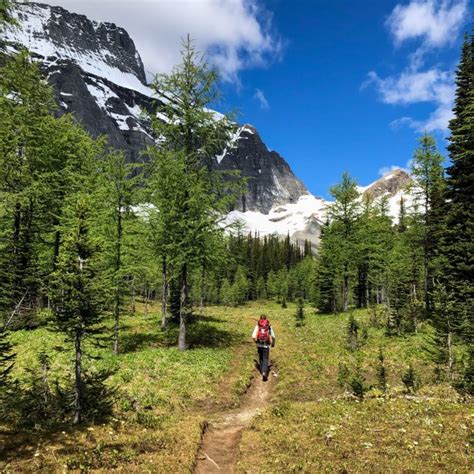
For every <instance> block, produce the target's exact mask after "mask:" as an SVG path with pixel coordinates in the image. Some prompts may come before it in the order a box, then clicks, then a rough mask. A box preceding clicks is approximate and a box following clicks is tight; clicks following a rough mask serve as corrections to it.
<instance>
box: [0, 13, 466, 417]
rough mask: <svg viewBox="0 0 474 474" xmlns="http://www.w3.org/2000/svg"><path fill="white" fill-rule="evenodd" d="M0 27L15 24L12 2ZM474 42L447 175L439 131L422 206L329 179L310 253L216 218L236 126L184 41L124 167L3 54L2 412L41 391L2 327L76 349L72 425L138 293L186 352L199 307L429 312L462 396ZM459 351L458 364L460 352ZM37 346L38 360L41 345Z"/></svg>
mask: <svg viewBox="0 0 474 474" xmlns="http://www.w3.org/2000/svg"><path fill="white" fill-rule="evenodd" d="M2 5H3V4H2ZM2 8H3V7H2ZM1 20H2V21H10V19H9V16H8V14H7V10H5V9H4V10H3V11H2V15H1ZM473 50H474V40H473V39H472V38H466V40H465V43H464V47H463V51H462V57H461V62H460V65H459V68H458V72H457V92H456V104H455V114H456V115H455V118H454V119H453V120H452V122H451V124H450V128H451V138H450V146H449V153H450V159H451V165H450V167H448V169H447V170H446V171H445V170H444V168H443V157H442V156H441V155H440V154H439V153H438V152H437V151H436V147H435V144H434V141H433V139H432V138H431V137H430V136H424V137H422V138H421V140H420V146H419V148H418V149H417V151H416V153H415V156H414V160H413V169H412V174H413V179H414V183H415V186H414V187H413V189H412V193H413V194H414V195H415V196H416V198H417V205H416V206H415V207H414V208H410V209H406V208H405V206H404V205H403V202H402V203H401V205H400V215H399V218H398V220H397V222H395V223H394V222H393V221H392V219H391V218H390V217H389V216H388V213H387V208H386V202H385V201H384V200H382V201H380V202H372V201H371V200H370V199H369V198H364V199H362V200H361V199H360V198H359V196H358V193H357V189H356V183H355V182H354V181H353V180H352V178H351V177H350V176H349V175H347V174H345V175H344V176H343V178H342V181H341V183H340V184H338V185H336V186H335V187H334V188H333V189H332V190H331V193H332V195H333V196H334V198H335V202H334V205H332V206H331V208H330V209H329V219H328V222H327V223H326V224H325V225H324V227H323V230H322V235H321V245H320V247H319V249H318V250H317V252H315V251H314V249H313V248H312V247H311V245H310V244H309V242H301V243H295V242H291V240H290V238H289V237H286V238H277V237H275V236H268V237H260V236H258V235H244V234H243V233H242V232H241V231H240V230H239V228H238V226H235V227H232V228H229V227H226V226H225V225H224V218H225V215H226V213H227V211H228V210H229V209H230V208H231V206H232V205H233V203H234V202H235V200H236V198H237V197H239V196H240V195H241V194H242V192H243V190H244V189H245V182H244V181H243V180H241V179H240V177H239V176H238V174H236V173H232V172H230V173H229V172H216V171H214V170H213V169H212V166H211V162H212V160H213V159H214V157H215V156H216V155H217V154H218V153H219V152H220V151H221V150H222V149H223V148H224V146H225V144H226V142H227V140H228V137H229V136H230V135H231V134H232V133H233V132H234V131H235V122H234V121H233V120H232V117H228V116H224V117H222V118H221V117H220V116H219V117H216V115H215V114H214V113H213V112H212V111H211V110H210V108H211V106H212V105H213V104H215V103H216V101H217V100H218V98H219V91H218V88H217V79H218V78H217V75H216V73H215V72H214V71H213V70H212V69H210V68H209V67H208V66H207V64H206V63H205V61H204V60H203V57H202V56H201V55H200V54H199V53H198V52H196V51H195V49H194V48H193V45H192V42H191V41H190V39H189V38H188V39H187V40H186V41H184V42H183V52H182V62H181V64H180V65H178V66H176V67H175V68H174V70H173V71H172V72H171V73H170V74H163V75H159V76H157V77H156V78H155V81H154V83H153V88H154V89H155V90H156V91H157V92H158V93H159V95H160V96H161V97H165V98H166V100H165V101H164V104H162V106H161V108H162V110H161V112H162V113H163V115H164V116H166V117H167V120H166V121H163V120H160V119H158V118H157V117H150V121H151V125H152V129H153V132H154V136H155V137H156V144H155V146H152V147H149V148H148V150H147V151H146V153H145V154H144V156H143V161H142V162H140V163H128V162H127V160H126V158H125V156H124V155H123V154H122V153H119V152H117V151H114V150H111V149H109V148H108V147H107V145H106V142H105V140H104V139H93V138H92V137H91V136H90V135H89V134H88V133H87V132H86V131H85V130H84V129H83V128H82V127H81V125H80V123H78V122H77V121H76V120H75V119H74V118H73V117H72V116H71V115H69V114H63V115H61V114H59V113H58V109H57V106H56V105H55V101H54V95H53V91H52V89H51V87H50V86H49V85H48V84H47V83H46V82H45V81H44V80H43V78H42V76H41V72H40V70H39V68H38V65H37V64H35V63H34V62H33V61H32V60H31V58H30V56H29V54H28V52H27V51H22V52H20V53H18V54H16V55H13V56H11V55H10V56H6V55H4V58H3V59H2V66H1V69H2V71H1V75H0V328H1V329H0V390H1V395H0V396H1V397H2V402H3V403H2V406H3V407H10V408H9V409H8V416H9V415H11V413H13V412H14V410H13V408H11V402H12V400H34V399H35V393H34V392H35V390H36V389H35V387H37V385H34V384H32V388H31V389H30V392H28V391H27V390H26V389H25V388H24V387H19V385H18V383H17V382H15V381H14V380H13V379H12V377H11V369H12V366H13V364H14V361H15V355H14V347H12V346H11V344H10V342H9V332H10V331H15V330H16V329H24V328H34V327H37V326H39V325H46V326H47V327H48V328H49V329H51V330H52V331H57V332H59V333H60V334H62V335H63V336H64V344H65V345H64V347H65V348H67V349H68V350H72V351H73V353H74V358H73V361H72V367H71V369H72V370H71V372H72V373H73V376H72V378H71V381H70V386H69V388H68V389H67V390H69V391H67V390H66V389H65V388H64V387H63V388H62V389H61V390H59V392H60V393H63V394H64V395H65V396H67V397H68V400H69V406H70V407H71V408H70V410H71V412H70V414H71V417H72V418H73V420H74V422H75V423H79V422H81V421H82V419H83V418H84V417H87V416H89V415H88V414H89V413H91V412H92V413H95V414H96V412H95V411H94V403H97V402H98V400H99V399H107V397H106V395H105V389H104V386H103V384H102V382H103V381H104V380H105V378H106V376H107V374H103V373H99V374H97V373H96V374H92V373H88V371H87V370H86V369H87V360H88V357H89V356H91V355H93V347H94V345H102V346H103V345H108V346H109V347H110V350H112V351H113V352H114V353H115V354H117V353H119V352H120V350H121V348H120V332H121V327H122V324H123V318H124V316H126V314H127V312H130V311H133V310H134V302H135V300H136V299H137V298H141V299H142V300H144V301H145V304H146V303H147V301H148V300H150V299H156V300H158V301H161V316H160V319H159V320H157V331H159V330H160V328H161V329H165V328H166V326H167V325H168V324H177V325H179V337H178V341H177V344H178V347H179V349H181V350H185V349H186V348H187V346H188V343H187V332H186V329H187V326H188V324H189V322H190V321H192V319H193V308H194V312H195V311H196V310H197V309H196V308H197V307H198V306H202V305H204V304H209V303H214V304H224V305H239V304H242V303H244V302H245V301H247V300H249V299H258V298H274V299H276V300H278V301H279V302H280V303H281V304H282V305H285V304H286V302H287V301H294V300H302V299H304V300H306V301H308V302H311V303H312V304H313V305H314V307H315V308H317V310H318V311H321V312H335V313H336V312H340V311H347V310H350V308H351V307H354V306H357V307H368V306H374V305H383V307H384V308H385V310H386V314H387V331H388V332H390V333H391V334H393V335H400V334H403V333H407V332H410V331H416V330H417V327H418V325H419V323H420V322H421V321H429V322H431V324H432V325H433V327H434V330H435V334H434V336H433V344H432V346H433V349H434V352H433V354H434V355H433V357H435V358H436V361H437V363H438V364H439V366H440V367H441V368H442V370H440V373H441V374H442V376H443V377H445V378H447V379H448V380H450V381H452V382H453V384H455V385H456V386H457V387H458V388H459V389H460V390H463V391H465V392H471V393H472V391H473V387H474V382H473V371H474V351H473V344H472V342H473V341H472V338H473V319H472V318H473V313H472V301H473V293H472V283H471V280H470V279H471V274H472V267H473V263H472V255H473V254H474V252H473V251H472V250H473V249H472V245H473V244H472V242H473V240H472V237H473V220H472V217H473V203H472V190H473V189H472V187H473V176H474V175H473V171H472V166H473V157H472V153H473V151H472V150H473V135H472V134H473V131H472V124H473V121H472V114H473V103H474V102H473V87H472V78H473V73H474V61H473V59H472V53H473ZM455 347H456V348H461V349H460V352H459V351H458V349H456V351H455V350H454V348H455ZM455 353H456V354H459V353H460V354H461V355H462V357H461V358H460V359H456V360H455ZM86 356H87V357H86ZM39 357H42V358H43V365H44V364H46V365H47V363H48V362H47V357H48V355H47V354H40V355H39ZM40 379H41V376H40V375H38V377H37V381H38V380H40ZM66 392H67V393H66ZM19 393H20V394H21V396H19V395H18V394H19ZM23 409H24V407H23ZM3 411H6V410H3ZM3 414H4V415H5V413H3ZM5 416H7V415H5ZM94 416H95V415H94Z"/></svg>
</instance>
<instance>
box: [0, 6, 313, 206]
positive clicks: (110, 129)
mask: <svg viewBox="0 0 474 474" xmlns="http://www.w3.org/2000/svg"><path fill="white" fill-rule="evenodd" d="M14 16H15V17H16V19H17V21H18V26H17V27H8V28H7V29H6V31H5V32H4V33H3V34H2V39H4V40H5V41H6V42H7V45H8V50H9V51H10V52H14V51H15V50H17V49H18V45H22V46H25V47H27V48H28V49H29V50H30V52H31V53H32V56H33V58H34V59H35V60H37V61H38V62H39V63H40V66H41V68H42V70H43V71H44V74H45V76H46V77H47V79H48V81H49V82H50V83H51V84H52V85H53V87H54V90H55V95H56V99H57V102H58V104H59V105H60V108H61V113H64V112H71V113H73V114H74V116H75V117H76V118H77V119H78V120H79V121H80V122H81V123H82V125H83V126H84V127H85V128H86V130H88V131H89V133H91V135H92V136H94V137H98V136H100V135H106V136H107V139H108V142H109V144H110V145H111V146H112V147H115V148H117V149H119V150H123V151H124V152H125V153H126V155H127V157H128V159H129V160H133V161H137V160H141V159H146V156H145V155H144V151H145V150H146V147H147V146H148V145H150V144H153V143H154V140H153V137H152V134H151V130H150V127H149V123H148V122H147V120H146V118H144V116H143V113H142V111H144V110H145V111H147V112H153V111H156V110H159V106H160V101H159V99H158V98H157V97H156V96H155V94H154V92H153V91H152V90H151V89H150V88H149V87H148V86H147V84H146V78H145V71H144V68H143V63H142V61H141V59H140V55H139V54H138V52H137V50H136V48H135V44H134V42H133V40H132V39H131V38H130V36H129V35H128V33H127V32H126V31H125V30H124V29H123V28H119V27H117V26H116V25H115V24H113V23H99V22H95V21H90V20H89V19H88V18H87V17H85V16H84V15H78V14H75V13H70V12H68V11H67V10H65V9H63V8H61V7H51V6H49V5H44V4H41V3H27V4H23V3H16V4H15V11H14ZM215 166H216V168H218V169H234V170H235V169H238V170H240V171H241V175H242V176H243V177H246V178H248V183H249V184H248V193H247V195H246V196H243V197H242V199H241V200H240V201H239V202H238V204H237V208H238V209H241V210H256V211H261V212H264V213H268V212H269V210H270V209H271V208H272V206H273V205H275V204H280V203H287V202H295V201H296V200H297V199H298V197H299V196H301V195H303V194H306V193H307V191H306V188H305V186H304V185H303V183H302V182H301V181H299V180H298V179H297V178H296V177H295V176H294V174H293V172H292V171H291V169H290V167H289V166H288V164H287V163H286V162H285V160H284V159H283V158H282V157H281V156H280V155H279V154H278V153H276V152H273V151H269V150H268V149H267V147H266V146H265V144H264V143H263V142H262V140H261V139H260V136H259V135H258V133H257V132H256V130H255V129H253V128H252V127H250V126H245V127H242V128H241V129H240V134H239V136H238V137H236V146H235V147H234V148H233V149H231V150H229V151H228V152H227V153H224V154H223V158H222V159H218V160H216V164H215Z"/></svg>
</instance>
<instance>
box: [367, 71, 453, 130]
mask: <svg viewBox="0 0 474 474" xmlns="http://www.w3.org/2000/svg"><path fill="white" fill-rule="evenodd" d="M368 82H370V83H373V84H374V85H375V87H376V89H377V91H378V93H379V96H380V98H381V100H382V102H384V103H386V104H392V105H409V104H415V103H420V102H430V103H433V104H435V106H436V109H435V111H434V112H433V113H432V114H431V115H430V116H429V118H428V119H426V120H424V121H420V120H414V119H412V118H410V117H402V118H400V119H398V120H395V121H394V122H392V124H391V125H392V127H393V128H398V127H400V126H402V125H408V126H410V127H411V128H414V129H415V130H417V131H427V132H432V131H435V130H441V131H442V130H446V129H447V128H448V124H449V120H451V118H452V116H453V112H452V110H451V109H452V104H453V101H454V89H455V86H454V77H453V73H452V72H447V71H441V70H439V69H436V68H433V69H429V70H427V71H423V72H413V71H404V72H402V73H401V74H399V75H396V76H388V77H386V78H384V79H382V78H380V77H379V76H378V75H377V74H376V73H375V72H374V71H371V72H370V73H369V80H368Z"/></svg>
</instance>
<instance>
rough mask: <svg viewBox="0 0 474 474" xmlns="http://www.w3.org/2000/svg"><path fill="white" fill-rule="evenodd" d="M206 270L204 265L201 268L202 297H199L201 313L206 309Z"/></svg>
mask: <svg viewBox="0 0 474 474" xmlns="http://www.w3.org/2000/svg"><path fill="white" fill-rule="evenodd" d="M205 276H206V275H205V270H204V265H203V267H202V269H201V289H200V293H201V294H200V299H199V312H200V314H202V313H203V311H204V281H205Z"/></svg>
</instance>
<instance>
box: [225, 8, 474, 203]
mask: <svg viewBox="0 0 474 474" xmlns="http://www.w3.org/2000/svg"><path fill="white" fill-rule="evenodd" d="M412 3H414V2H412ZM418 3H428V2H418ZM432 3H433V4H434V8H433V11H434V12H435V15H436V13H438V14H442V13H443V12H440V9H441V8H442V7H443V4H442V2H438V3H436V2H432ZM409 4H410V2H401V3H397V2H393V1H375V0H371V1H369V0H364V1H362V0H360V1H357V2H354V1H333V2H328V1H302V0H300V1H291V2H289V1H284V0H272V1H267V2H266V3H265V8H266V9H267V10H268V11H269V12H271V13H272V15H273V16H272V25H273V27H274V28H275V30H276V33H275V34H278V35H280V37H281V39H282V41H283V42H284V43H285V45H284V47H283V51H282V53H281V58H280V59H279V61H275V62H272V63H270V64H268V65H267V66H266V67H265V68H258V69H257V68H254V69H251V70H245V71H242V72H241V73H240V76H239V79H240V87H237V88H236V87H235V85H234V84H226V85H225V86H224V89H225V96H226V105H236V106H237V107H238V108H239V117H240V120H241V121H244V122H250V123H252V124H254V125H255V126H256V127H257V128H258V130H259V131H260V133H261V135H262V137H263V140H264V141H265V142H266V143H267V145H268V147H269V148H270V149H274V150H276V151H278V152H279V153H280V154H281V155H282V156H283V157H284V158H285V159H286V160H287V161H288V162H289V163H290V165H291V167H292V168H293V170H294V172H295V173H296V175H297V176H299V177H300V178H301V179H302V180H303V181H304V182H305V184H306V185H307V187H308V189H309V190H310V191H311V192H312V193H313V194H316V195H322V196H326V197H327V196H328V190H329V187H330V186H331V185H333V184H335V183H336V182H337V181H338V180H339V179H340V176H341V174H342V173H343V172H344V171H349V172H350V173H351V175H352V176H354V177H355V178H356V179H357V181H359V183H361V184H368V183H370V182H372V181H374V180H375V179H377V178H378V177H379V176H380V172H381V170H382V169H383V168H390V167H391V166H401V167H407V162H408V161H409V159H410V158H411V156H412V154H413V150H414V149H415V147H416V145H417V138H418V137H419V136H420V134H421V133H422V130H423V129H425V128H426V127H427V128H428V130H429V131H430V132H432V133H434V134H435V136H436V139H437V141H438V145H439V148H440V150H441V151H443V152H444V153H445V146H446V136H447V135H448V132H447V130H446V129H445V128H444V126H445V125H444V126H443V123H437V122H443V120H441V119H440V120H438V121H437V120H436V117H434V120H431V122H432V123H430V115H431V114H433V113H436V110H437V109H438V108H441V110H440V111H439V112H440V115H441V117H442V114H443V110H442V109H443V104H444V105H445V107H444V108H445V109H446V107H448V108H450V104H449V105H448V106H446V104H445V102H446V101H447V100H448V99H443V98H441V99H440V98H438V97H437V94H438V95H441V96H442V95H443V92H444V93H445V94H448V95H449V88H450V87H451V90H452V85H451V84H452V77H450V73H452V71H454V69H455V67H456V65H457V62H458V58H459V53H460V47H461V43H462V34H463V33H462V32H463V31H465V30H466V29H468V28H469V25H468V21H467V20H468V18H469V16H470V15H469V14H467V13H465V14H464V15H463V18H462V20H460V21H459V22H457V23H456V26H452V25H451V26H450V25H449V24H448V25H446V23H447V22H449V21H450V18H449V17H447V16H446V15H447V14H449V11H451V10H448V8H449V7H455V6H456V5H458V6H459V5H460V4H461V2H451V5H447V7H446V11H445V16H440V18H439V20H440V22H442V23H443V24H444V25H445V26H447V27H449V26H450V27H449V28H448V30H449V31H447V32H446V35H445V37H442V38H438V37H437V36H436V35H437V34H438V33H436V30H439V29H442V28H443V27H441V28H440V27H439V25H438V24H436V23H435V24H434V25H433V30H434V31H433V32H430V30H429V28H430V25H427V26H425V33H420V32H419V31H418V30H416V28H417V22H416V17H415V18H410V17H409V16H410V15H416V14H422V15H423V14H424V13H425V12H424V11H423V10H421V11H415V10H416V9H413V11H406V10H405V12H403V10H401V13H405V16H404V17H403V18H397V20H398V22H403V21H405V23H406V30H407V31H401V30H397V31H398V33H397V34H398V37H401V39H400V38H399V39H398V40H397V37H396V36H395V35H394V34H393V32H392V30H393V29H394V28H395V25H392V26H390V24H389V23H387V21H388V19H389V18H392V20H394V18H393V16H392V17H391V16H390V15H391V14H392V12H393V11H394V9H395V8H396V7H397V5H400V6H402V7H408V6H409ZM445 4H446V2H445ZM436 7H438V9H436ZM469 8H470V5H467V4H466V5H465V9H464V12H467V11H468V10H469ZM398 12H399V15H398V16H399V17H400V10H398ZM446 12H448V13H446ZM452 13H453V14H454V13H458V14H459V10H458V11H457V12H452ZM434 19H436V17H434ZM454 20H455V19H453V21H454ZM389 21H390V20H389ZM412 21H413V22H414V23H415V24H414V25H413V28H414V29H415V32H414V33H413V32H412V33H410V31H409V29H410V27H411V22H412ZM418 28H419V27H418ZM421 30H423V28H421ZM430 35H431V36H430ZM440 35H441V36H442V33H440ZM432 36H434V37H432ZM420 49H421V51H420ZM416 51H419V55H422V56H423V58H422V64H421V65H420V64H413V63H414V62H416V61H417V60H416V58H415V57H414V56H413V54H414V53H415V52H416ZM432 71H436V72H435V73H432V74H430V72H432ZM371 72H372V73H371ZM369 73H371V76H372V79H370V76H369ZM402 73H405V78H406V80H400V75H401V74H402ZM375 74H376V76H375ZM397 81H398V82H397ZM417 82H421V84H419V86H417ZM418 87H419V89H418ZM412 88H416V90H411V89H412ZM425 89H428V91H427V90H425ZM257 90H258V91H260V92H261V94H263V96H264V98H265V100H266V103H261V101H260V100H259V99H258V98H257V97H256V95H255V93H256V91H257ZM260 92H259V94H260ZM440 101H441V107H440V105H439V104H440ZM444 112H445V111H444ZM432 119H433V117H432ZM445 123H446V120H444V124H445Z"/></svg>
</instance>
